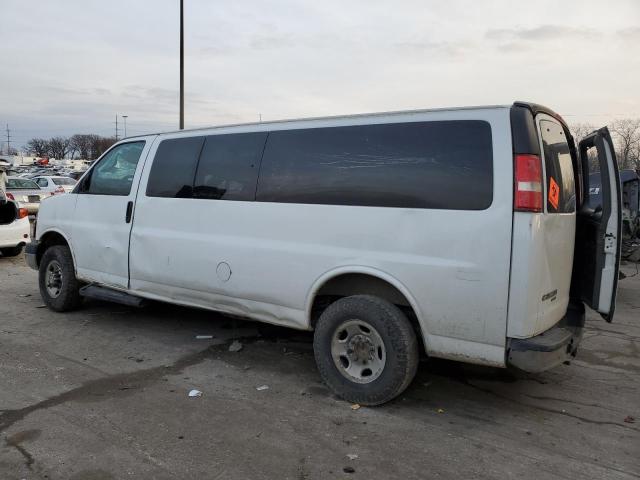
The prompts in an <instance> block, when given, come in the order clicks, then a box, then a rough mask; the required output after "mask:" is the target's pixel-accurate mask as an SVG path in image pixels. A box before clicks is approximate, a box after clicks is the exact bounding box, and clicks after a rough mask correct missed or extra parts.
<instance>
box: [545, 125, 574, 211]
mask: <svg viewBox="0 0 640 480" xmlns="http://www.w3.org/2000/svg"><path fill="white" fill-rule="evenodd" d="M540 132H541V133H542V148H543V151H544V167H545V171H546V177H547V179H546V180H547V212H548V213H571V212H575V211H576V189H575V180H574V175H573V165H572V163H571V153H570V151H569V145H568V143H567V138H566V136H565V133H564V130H563V129H562V126H561V125H560V124H558V123H556V122H552V121H550V120H541V121H540Z"/></svg>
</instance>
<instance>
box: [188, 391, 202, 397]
mask: <svg viewBox="0 0 640 480" xmlns="http://www.w3.org/2000/svg"><path fill="white" fill-rule="evenodd" d="M189 396H190V397H201V396H202V392H201V391H200V390H196V389H193V390H191V391H189Z"/></svg>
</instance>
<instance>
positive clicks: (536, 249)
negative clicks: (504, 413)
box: [507, 114, 576, 338]
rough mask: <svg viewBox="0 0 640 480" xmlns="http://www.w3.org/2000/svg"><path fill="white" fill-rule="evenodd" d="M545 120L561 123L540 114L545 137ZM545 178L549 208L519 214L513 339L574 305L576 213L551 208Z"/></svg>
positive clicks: (515, 240) (546, 326) (513, 266)
mask: <svg viewBox="0 0 640 480" xmlns="http://www.w3.org/2000/svg"><path fill="white" fill-rule="evenodd" d="M541 120H547V121H551V122H554V123H556V124H558V122H557V121H556V120H555V119H554V118H553V117H550V116H549V115H545V114H539V115H537V116H536V127H537V129H538V138H540V139H541V140H540V142H542V135H541V132H540V121H541ZM558 125H559V124H558ZM540 150H541V152H542V153H541V155H542V178H543V179H545V178H546V170H545V169H546V167H545V161H544V149H543V148H542V143H541V145H540ZM542 183H543V205H544V212H543V213H522V212H514V214H513V242H512V246H511V248H512V256H511V259H512V264H511V295H510V297H509V322H508V325H509V327H508V330H507V336H508V337H512V338H528V337H532V336H534V335H537V334H539V333H541V332H544V331H545V330H548V329H549V328H551V327H552V326H553V325H555V324H556V323H558V322H559V321H560V320H561V319H562V317H563V316H564V314H565V312H566V311H567V306H568V305H569V289H570V286H571V272H572V269H573V253H574V245H575V233H576V213H575V212H573V213H549V212H548V211H547V201H546V198H547V195H548V194H549V193H548V191H547V185H546V181H543V182H542Z"/></svg>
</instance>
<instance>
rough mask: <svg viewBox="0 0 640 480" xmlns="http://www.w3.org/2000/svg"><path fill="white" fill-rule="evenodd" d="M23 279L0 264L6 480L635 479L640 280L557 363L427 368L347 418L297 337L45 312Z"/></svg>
mask: <svg viewBox="0 0 640 480" xmlns="http://www.w3.org/2000/svg"><path fill="white" fill-rule="evenodd" d="M624 270H625V272H626V273H627V274H633V273H634V272H635V268H631V267H630V266H625V267H624ZM36 278H37V276H36V273H35V272H33V271H31V270H29V269H28V268H27V267H26V265H25V263H24V261H23V260H22V259H21V258H16V259H4V258H0V285H1V296H0V479H3V480H4V479H7V480H9V479H23V478H24V479H32V478H42V479H75V480H78V479H85V480H89V479H91V480H107V479H120V478H154V479H165V478H176V479H205V478H206V479H249V478H251V479H298V480H302V479H324V478H353V479H391V478H398V479H400V478H402V479H414V478H415V479H426V478H429V479H433V478H455V479H459V478H499V479H504V478H505V477H506V478H516V477H517V478H519V479H536V480H538V479H541V478H544V479H548V478H569V479H578V478H579V479H630V478H640V433H639V430H640V349H639V347H640V318H639V315H638V312H639V311H640V310H639V309H640V295H639V294H640V275H638V276H636V277H630V278H626V279H624V280H622V281H621V282H620V292H619V299H618V310H617V314H616V319H615V323H613V324H608V323H606V322H604V320H601V319H600V318H599V317H597V316H596V315H593V314H591V313H590V314H589V317H588V321H587V323H588V329H587V331H586V334H585V338H584V341H583V343H582V348H581V350H580V351H579V353H578V357H577V359H576V360H574V361H573V362H572V363H571V364H570V365H562V366H560V367H558V368H557V369H555V370H553V371H550V372H546V373H544V374H540V375H536V376H524V375H518V376H515V375H514V374H512V373H509V372H506V371H504V370H498V369H491V368H481V367H475V366H466V365H463V364H458V363H454V362H446V361H437V360H430V361H424V362H422V363H421V365H420V369H419V373H418V376H417V378H416V380H415V381H414V383H413V384H412V386H411V387H410V388H409V389H408V390H407V391H406V392H405V394H403V395H402V396H401V397H400V398H399V399H398V400H396V401H394V402H391V403H389V404H387V405H385V406H383V407H378V408H364V407H362V408H359V409H356V410H354V409H352V408H351V405H350V404H348V403H346V402H343V401H341V400H339V399H337V398H335V397H334V396H333V395H332V394H331V393H330V392H329V391H328V390H327V389H326V388H325V387H324V386H323V384H322V383H321V381H320V378H319V376H318V374H317V371H316V368H315V364H314V361H313V352H312V346H311V335H310V334H308V333H304V332H303V333H301V332H295V331H291V330H286V329H281V328H275V327H271V326H265V325H260V324H256V323H253V322H246V321H242V320H234V319H231V318H229V317H225V316H222V315H218V314H214V313H210V312H203V311H198V310H190V309H186V308H178V307H173V306H167V305H160V304H155V305H152V306H150V307H147V308H144V309H141V310H133V309H129V308H126V307H122V306H119V305H113V304H107V303H99V302H87V303H86V304H85V306H84V307H83V308H82V309H81V310H79V311H77V312H73V313H68V314H56V313H53V312H50V311H49V310H47V309H46V308H42V301H41V299H40V295H39V293H38V289H37V284H36ZM198 335H211V336H212V338H204V339H198V338H196V336H198ZM233 339H240V341H241V342H242V345H243V348H242V349H241V350H240V351H239V352H230V351H229V350H228V345H229V343H230V342H231V341H232V340H233ZM264 385H266V386H268V389H258V387H261V386H264ZM192 389H197V390H200V391H201V392H203V394H202V396H200V397H189V396H188V393H189V391H190V390H192ZM630 417H631V418H630ZM634 418H635V421H633V420H634ZM625 419H626V421H625Z"/></svg>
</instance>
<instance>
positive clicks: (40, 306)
mask: <svg viewBox="0 0 640 480" xmlns="http://www.w3.org/2000/svg"><path fill="white" fill-rule="evenodd" d="M36 308H47V306H46V305H38V306H37V307H36Z"/></svg>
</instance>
